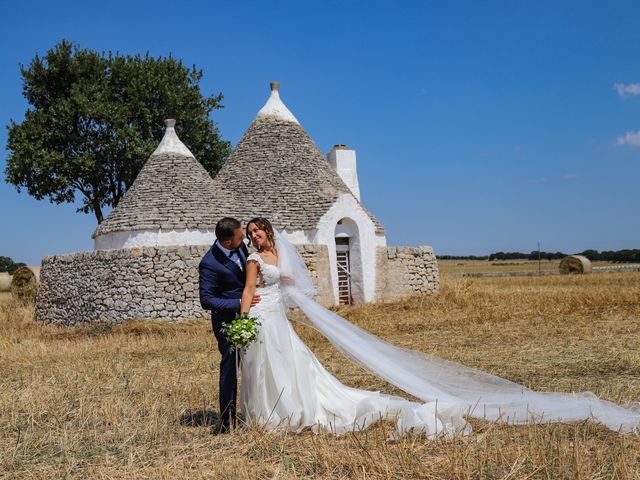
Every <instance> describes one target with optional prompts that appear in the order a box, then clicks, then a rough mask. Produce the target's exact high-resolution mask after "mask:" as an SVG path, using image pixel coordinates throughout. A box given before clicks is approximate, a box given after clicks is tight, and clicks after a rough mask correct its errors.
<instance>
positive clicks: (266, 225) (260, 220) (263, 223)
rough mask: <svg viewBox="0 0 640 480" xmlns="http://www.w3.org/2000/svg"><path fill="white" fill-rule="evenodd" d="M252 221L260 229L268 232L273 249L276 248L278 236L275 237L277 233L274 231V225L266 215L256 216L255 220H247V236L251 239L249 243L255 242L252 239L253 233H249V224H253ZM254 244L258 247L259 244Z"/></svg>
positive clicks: (268, 238)
mask: <svg viewBox="0 0 640 480" xmlns="http://www.w3.org/2000/svg"><path fill="white" fill-rule="evenodd" d="M252 223H253V224H254V225H255V226H256V227H258V228H259V229H260V230H262V231H264V233H266V235H267V240H269V242H270V243H271V246H272V247H273V249H274V250H276V238H275V236H276V234H275V233H274V232H273V226H272V225H271V222H270V221H269V220H267V219H266V218H264V217H256V218H254V219H253V220H250V221H249V222H247V235H246V236H247V238H248V239H249V245H253V242H252V241H251V235H249V225H251V224H252ZM253 246H254V247H256V248H258V246H257V245H253ZM276 252H277V250H276Z"/></svg>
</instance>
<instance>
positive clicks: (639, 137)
mask: <svg viewBox="0 0 640 480" xmlns="http://www.w3.org/2000/svg"><path fill="white" fill-rule="evenodd" d="M615 144H616V145H618V146H621V145H631V146H633V147H640V130H638V131H637V132H627V133H625V134H624V135H621V136H619V137H618V138H616V143H615Z"/></svg>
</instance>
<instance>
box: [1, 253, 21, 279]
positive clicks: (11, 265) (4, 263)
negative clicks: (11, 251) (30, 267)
mask: <svg viewBox="0 0 640 480" xmlns="http://www.w3.org/2000/svg"><path fill="white" fill-rule="evenodd" d="M24 266H25V264H24V263H19V262H18V263H16V262H14V261H13V260H11V259H10V258H9V257H0V272H9V274H10V275H13V272H15V271H16V270H17V269H19V268H20V267H24Z"/></svg>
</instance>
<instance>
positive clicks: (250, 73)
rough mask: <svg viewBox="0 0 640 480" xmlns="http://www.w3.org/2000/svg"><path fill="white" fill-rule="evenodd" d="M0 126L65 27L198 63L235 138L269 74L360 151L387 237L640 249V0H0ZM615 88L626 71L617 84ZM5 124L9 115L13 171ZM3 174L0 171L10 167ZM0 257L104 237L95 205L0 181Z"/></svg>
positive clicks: (504, 246) (309, 120)
mask: <svg viewBox="0 0 640 480" xmlns="http://www.w3.org/2000/svg"><path fill="white" fill-rule="evenodd" d="M0 7H1V11H2V28H1V29H0V42H1V45H2V47H0V69H1V72H2V73H1V76H0V123H1V124H2V125H3V126H4V125H7V124H8V123H9V120H10V119H14V120H16V121H21V120H22V118H23V114H24V111H25V110H26V108H27V104H26V102H25V100H24V99H23V97H22V95H21V80H20V75H19V69H18V64H19V63H25V64H28V63H29V61H30V60H31V58H32V57H33V56H34V54H35V53H41V54H42V53H45V52H46V50H48V49H49V48H51V47H52V46H54V45H55V44H56V43H57V42H58V41H60V40H61V39H62V38H66V39H69V40H72V41H74V42H77V43H78V44H79V45H80V46H81V47H84V48H90V49H94V50H99V51H109V50H111V51H119V52H121V53H137V52H141V53H144V52H146V51H149V52H150V53H151V54H152V55H156V56H157V55H168V54H169V53H172V54H173V55H174V56H175V57H178V58H181V59H183V60H184V62H185V63H186V64H188V65H191V64H196V65H197V66H198V67H199V68H202V69H203V70H204V78H203V81H202V89H203V92H204V93H206V94H212V93H217V92H222V93H223V94H224V96H225V99H224V102H223V103H224V105H225V109H224V110H222V111H219V112H215V113H214V120H215V121H216V122H217V123H218V126H219V128H220V130H221V132H222V135H223V136H224V137H225V138H227V139H229V140H231V142H232V143H233V144H234V145H235V143H236V142H237V141H238V140H239V138H240V136H241V135H242V133H243V132H244V131H245V129H246V128H247V127H248V126H249V124H250V123H251V120H252V119H253V117H254V116H255V114H256V112H257V111H258V110H259V109H260V107H261V106H262V105H263V104H264V102H265V101H266V99H267V97H268V93H269V82H270V81H272V80H278V81H280V83H281V88H280V92H281V97H282V99H283V101H284V102H285V104H286V105H287V106H288V107H289V109H290V110H291V111H292V112H293V113H294V115H295V116H296V117H297V118H298V120H300V122H301V123H302V125H303V127H304V128H305V129H306V130H307V131H308V132H309V134H310V135H311V137H312V138H313V139H314V140H315V142H316V143H317V144H318V146H319V147H320V149H321V150H322V151H324V152H326V151H328V150H329V149H330V148H331V146H332V145H333V144H336V143H346V144H348V145H349V146H351V147H353V148H355V149H356V151H357V155H358V157H357V158H358V170H359V177H360V188H361V192H362V200H363V202H364V204H365V205H366V206H367V207H368V208H369V209H370V210H371V211H372V212H373V213H374V214H375V215H376V216H377V217H378V218H379V219H380V220H381V221H382V222H383V224H384V225H385V227H386V229H387V238H388V242H389V244H391V245H419V244H426V245H432V246H433V247H434V248H435V250H436V253H439V254H453V255H462V254H478V255H479V254H487V253H491V252H494V251H499V250H502V251H507V250H508V251H514V250H516V251H525V252H529V251H531V250H535V249H536V245H537V242H541V248H542V249H543V250H547V251H556V250H560V251H564V252H569V253H571V252H577V251H581V250H584V249H586V248H594V249H597V250H605V249H606V250H609V249H612V250H618V249H622V248H640V218H639V217H640V215H639V214H638V207H639V205H640V189H639V188H638V179H639V178H640V134H638V133H637V132H639V131H640V85H639V84H640V62H638V58H640V28H638V25H640V3H638V2H631V1H630V2H615V1H612V2H596V1H591V2H588V1H587V2H585V1H580V2H578V1H575V2H574V1H572V2H568V1H567V2H557V1H554V2H551V1H536V2H523V1H503V2H473V1H469V2H431V1H429V2H427V1H424V2H417V1H416V2H391V1H389V2H375V1H363V2H355V1H353V2H346V1H343V2H332V1H323V2H289V1H280V2H248V1H244V2H213V1H208V2H204V1H203V2H185V3H183V4H181V3H179V2H164V1H155V2H120V1H113V2H107V3H105V2H101V3H96V2H86V1H83V2H26V3H23V4H20V3H19V2H9V1H6V0H1V1H0ZM616 85H618V86H617V87H616ZM6 138H7V136H6V129H4V128H3V129H2V130H0V144H1V145H2V147H3V148H2V153H0V170H2V171H4V167H5V159H6V156H7V152H6V148H5V145H6ZM2 178H4V176H3V175H2ZM0 205H1V210H0V225H2V227H3V233H2V235H0V255H5V256H10V257H12V258H13V259H14V260H16V261H24V262H27V263H39V261H40V258H41V257H42V256H43V255H50V254H55V253H63V252H70V251H79V250H86V249H90V248H92V241H91V233H92V231H93V229H94V228H95V220H94V217H93V215H91V214H89V215H85V214H80V213H75V208H76V207H75V206H74V205H70V204H61V205H52V204H50V203H49V202H48V201H46V200H45V201H36V200H34V199H33V198H31V197H29V196H28V195H27V194H26V193H24V192H23V193H20V194H18V193H17V192H16V190H15V188H14V187H13V186H11V185H7V184H6V183H4V182H2V183H0Z"/></svg>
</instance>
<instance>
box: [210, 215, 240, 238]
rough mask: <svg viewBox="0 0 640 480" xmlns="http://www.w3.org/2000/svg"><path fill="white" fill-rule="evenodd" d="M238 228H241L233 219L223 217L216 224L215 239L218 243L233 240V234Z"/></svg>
mask: <svg viewBox="0 0 640 480" xmlns="http://www.w3.org/2000/svg"><path fill="white" fill-rule="evenodd" d="M240 227H242V224H241V223H240V222H239V221H238V220H236V219H235V218H231V217H224V218H223V219H222V220H220V221H219V222H218V223H217V224H216V238H217V239H218V241H224V240H228V239H230V238H233V234H234V233H236V230H237V229H239V228H240Z"/></svg>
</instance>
